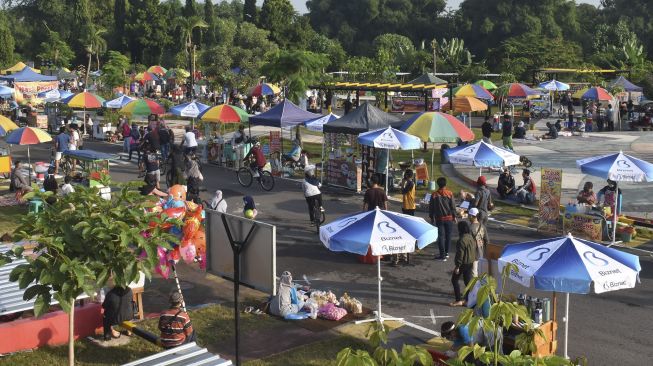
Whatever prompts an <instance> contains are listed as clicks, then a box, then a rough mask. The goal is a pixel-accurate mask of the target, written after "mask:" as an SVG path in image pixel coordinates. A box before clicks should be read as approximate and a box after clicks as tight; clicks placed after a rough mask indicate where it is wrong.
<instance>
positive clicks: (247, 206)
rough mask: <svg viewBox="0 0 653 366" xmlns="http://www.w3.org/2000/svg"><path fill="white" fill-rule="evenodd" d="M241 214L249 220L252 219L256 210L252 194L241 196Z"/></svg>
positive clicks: (256, 213) (256, 212)
mask: <svg viewBox="0 0 653 366" xmlns="http://www.w3.org/2000/svg"><path fill="white" fill-rule="evenodd" d="M243 204H244V206H243V216H245V217H246V218H248V219H250V220H254V219H255V218H256V215H258V211H257V210H256V203H254V198H253V197H252V196H245V197H243Z"/></svg>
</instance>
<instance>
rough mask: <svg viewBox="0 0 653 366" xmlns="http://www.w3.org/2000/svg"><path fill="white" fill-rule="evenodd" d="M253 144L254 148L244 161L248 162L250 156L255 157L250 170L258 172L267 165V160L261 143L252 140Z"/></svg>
mask: <svg viewBox="0 0 653 366" xmlns="http://www.w3.org/2000/svg"><path fill="white" fill-rule="evenodd" d="M252 144H253V145H254V146H252V148H251V149H250V150H249V152H248V153H247V155H245V159H243V160H244V161H247V159H249V157H250V156H254V161H253V162H252V163H251V164H250V168H251V169H252V170H253V171H255V172H258V171H259V170H261V169H263V167H264V166H265V164H267V160H266V159H265V154H263V149H261V143H260V142H259V141H258V140H256V139H252Z"/></svg>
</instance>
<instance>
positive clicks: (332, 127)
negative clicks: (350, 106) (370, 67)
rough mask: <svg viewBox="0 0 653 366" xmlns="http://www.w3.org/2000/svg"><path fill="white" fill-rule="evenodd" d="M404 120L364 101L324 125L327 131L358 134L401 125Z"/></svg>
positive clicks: (324, 129) (323, 128)
mask: <svg viewBox="0 0 653 366" xmlns="http://www.w3.org/2000/svg"><path fill="white" fill-rule="evenodd" d="M402 124H403V121H402V120H401V119H399V118H398V117H396V116H393V115H392V114H389V113H386V112H384V111H382V110H380V109H379V108H376V107H375V106H373V105H371V104H369V103H363V104H362V105H361V106H360V107H358V108H356V109H354V110H353V111H351V112H349V113H348V114H346V115H344V116H342V117H340V118H339V119H336V120H334V121H331V122H327V123H325V124H324V125H323V126H322V130H323V131H324V132H325V133H346V134H350V135H358V134H359V133H362V132H368V131H373V130H378V129H380V128H387V127H388V126H392V127H395V128H399V127H401V125H402Z"/></svg>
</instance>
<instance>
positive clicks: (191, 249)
mask: <svg viewBox="0 0 653 366" xmlns="http://www.w3.org/2000/svg"><path fill="white" fill-rule="evenodd" d="M179 253H180V254H181V258H182V259H183V260H184V261H185V262H186V263H193V262H194V260H195V255H196V254H197V250H196V248H195V246H194V245H187V246H185V247H181V248H180V249H179Z"/></svg>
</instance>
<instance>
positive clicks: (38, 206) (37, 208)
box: [29, 199, 43, 213]
mask: <svg viewBox="0 0 653 366" xmlns="http://www.w3.org/2000/svg"><path fill="white" fill-rule="evenodd" d="M41 211H43V201H41V200H38V199H36V200H30V201H29V213H39V212H41Z"/></svg>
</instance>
